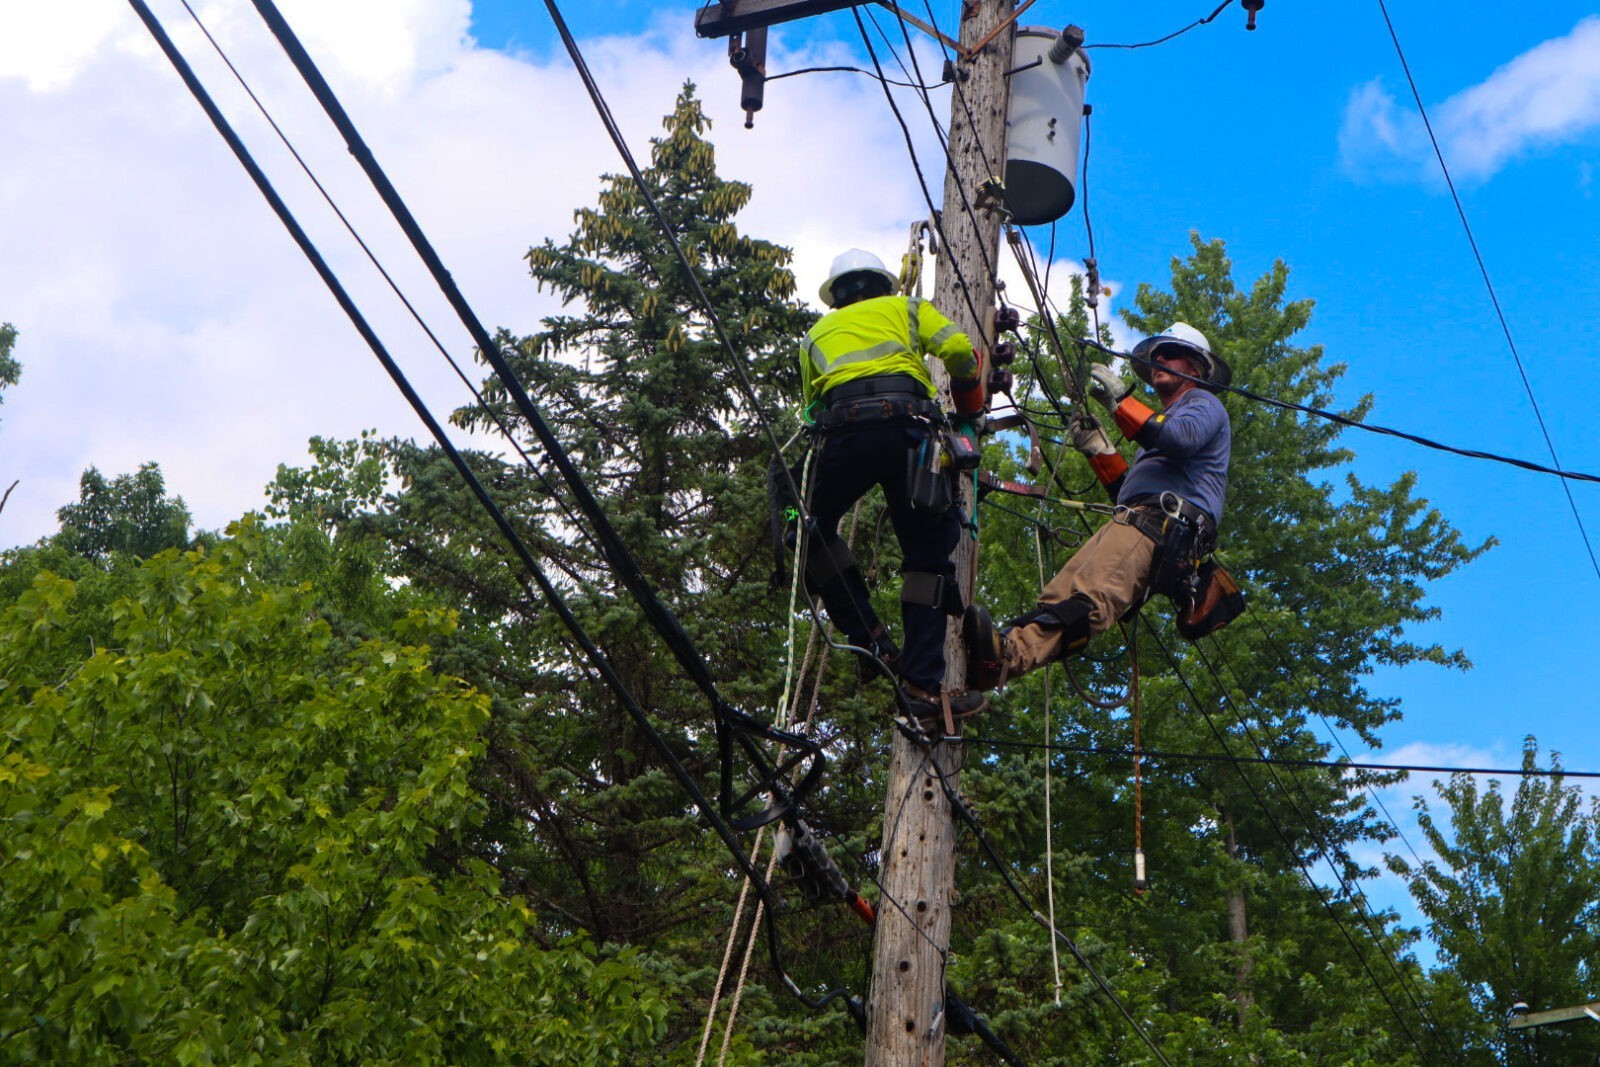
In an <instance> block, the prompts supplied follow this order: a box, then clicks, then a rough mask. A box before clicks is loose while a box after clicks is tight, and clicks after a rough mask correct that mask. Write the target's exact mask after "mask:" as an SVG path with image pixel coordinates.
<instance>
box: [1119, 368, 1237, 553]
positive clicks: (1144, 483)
mask: <svg viewBox="0 0 1600 1067" xmlns="http://www.w3.org/2000/svg"><path fill="white" fill-rule="evenodd" d="M1139 437H1140V438H1142V439H1143V441H1144V444H1143V446H1142V447H1141V448H1140V449H1139V454H1138V455H1136V456H1134V458H1133V466H1132V468H1130V469H1129V471H1128V473H1127V475H1126V476H1125V477H1124V479H1123V482H1122V490H1121V492H1119V493H1118V494H1117V503H1119V504H1125V503H1128V502H1129V501H1132V500H1137V499H1139V498H1140V497H1150V496H1160V495H1161V494H1162V493H1164V492H1169V491H1170V492H1174V493H1177V494H1178V495H1179V496H1181V497H1183V498H1184V499H1185V500H1187V501H1189V502H1190V503H1192V504H1194V505H1195V506H1196V507H1199V508H1203V509H1204V510H1205V512H1206V514H1208V515H1210V516H1211V518H1212V519H1213V520H1214V521H1216V522H1219V523H1220V522H1221V519H1222V504H1223V501H1224V499H1225V498H1226V497H1227V494H1228V452H1229V449H1230V448H1231V447H1232V445H1233V428H1232V426H1231V425H1230V424H1229V422H1228V412H1227V410H1226V409H1225V408H1224V407H1223V406H1222V401H1220V400H1218V399H1217V398H1216V396H1215V395H1214V394H1212V393H1209V392H1207V391H1205V390H1204V389H1191V390H1189V391H1188V392H1187V393H1185V394H1183V396H1181V397H1179V398H1178V401H1177V403H1175V404H1173V405H1172V406H1171V407H1170V408H1167V409H1166V410H1165V411H1164V412H1162V413H1161V414H1160V415H1157V416H1156V417H1155V418H1153V419H1151V420H1150V421H1149V422H1148V423H1146V424H1145V429H1144V430H1142V431H1141V432H1140V434H1139Z"/></svg>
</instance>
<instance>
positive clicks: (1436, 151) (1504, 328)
mask: <svg viewBox="0 0 1600 1067" xmlns="http://www.w3.org/2000/svg"><path fill="white" fill-rule="evenodd" d="M1378 10H1379V11H1381V12H1383V24H1384V25H1385V26H1387V27H1388V29H1389V40H1391V41H1393V42H1394V51H1395V55H1397V56H1399V57H1400V69H1401V70H1403V71H1405V75H1406V84H1408V85H1409V86H1410V87H1411V99H1413V100H1415V101H1416V104H1417V113H1418V114H1420V115H1421V116H1422V125H1423V128H1424V129H1426V130H1427V131H1428V142H1429V143H1430V144H1432V145H1433V155H1434V158H1435V159H1437V160H1438V161H1439V170H1440V171H1441V172H1442V173H1443V174H1444V182H1445V185H1446V186H1448V187H1449V189H1450V199H1451V201H1452V202H1453V203H1454V204H1455V206H1456V215H1457V217H1459V218H1460V219H1461V228H1462V230H1464V231H1465V232H1466V235H1467V244H1468V245H1470V246H1471V247H1472V258H1473V259H1474V260H1475V261H1476V262H1477V264H1478V273H1479V274H1481V275H1483V284H1484V287H1485V288H1486V289H1488V291H1489V302H1490V303H1491V304H1493V305H1494V314H1495V318H1497V319H1498V320H1499V321H1500V332H1501V333H1503V334H1504V335H1505V338H1506V346H1507V347H1508V348H1509V349H1510V350H1511V359H1512V361H1513V362H1515V363H1516V365H1517V374H1518V376H1519V377H1521V378H1522V388H1523V389H1524V390H1525V391H1526V392H1527V394H1528V403H1529V404H1530V405H1532V406H1533V417H1534V418H1535V419H1536V420H1538V423H1539V432H1540V433H1541V434H1543V435H1544V443H1545V447H1546V448H1548V449H1549V450H1550V462H1552V463H1554V464H1555V465H1556V466H1557V467H1560V466H1561V459H1560V458H1559V457H1558V456H1557V455H1556V445H1555V441H1553V440H1552V439H1551V437H1550V428H1549V427H1548V426H1546V425H1545V421H1544V412H1542V411H1540V410H1539V400H1538V398H1537V397H1535V396H1534V395H1533V384H1532V383H1531V382H1529V381H1528V371H1527V369H1526V368H1525V367H1524V366H1523V365H1522V356H1521V354H1520V353H1518V352H1517V342H1516V341H1515V340H1514V339H1513V338H1512V336H1511V325H1510V323H1508V322H1507V321H1506V314H1505V311H1504V309H1502V308H1501V306H1500V297H1499V294H1497V293H1496V292H1495V288H1494V282H1493V281H1491V280H1490V278H1489V267H1488V265H1487V264H1486V263H1484V261H1483V253H1482V252H1481V251H1479V249H1478V239H1477V238H1476V237H1474V236H1473V234H1472V224H1471V223H1469V222H1468V221H1467V210H1466V208H1465V207H1463V206H1462V204H1461V197H1460V196H1459V195H1458V194H1457V193H1456V183H1455V181H1454V180H1453V179H1452V178H1451V177H1450V167H1449V166H1448V165H1447V164H1446V163H1445V161H1444V152H1443V150H1441V149H1440V147H1439V139H1438V138H1437V137H1435V136H1434V133H1433V123H1432V122H1431V121H1429V119H1428V109H1427V108H1426V107H1424V106H1423V104H1422V93H1421V92H1419V91H1418V89H1417V82H1416V79H1415V78H1413V77H1412V76H1411V64H1409V63H1407V62H1406V53H1405V49H1403V48H1401V47H1400V35H1399V34H1397V33H1396V32H1395V28H1394V21H1393V20H1392V19H1390V18H1389V7H1388V5H1387V4H1385V3H1384V0H1378ZM1520 465H1522V464H1519V466H1520ZM1585 480H1587V481H1600V479H1597V478H1587V479H1585ZM1561 488H1562V491H1563V492H1565V493H1566V495H1567V506H1568V507H1570V508H1571V509H1572V518H1573V521H1574V522H1576V523H1577V524H1578V534H1579V536H1581V537H1582V538H1583V547H1584V549H1585V550H1587V551H1588V553H1589V563H1590V565H1591V566H1593V567H1594V573H1595V577H1597V578H1600V559H1596V558H1595V552H1594V545H1592V544H1591V543H1590V542H1589V531H1588V530H1586V529H1585V528H1584V525H1583V516H1581V515H1579V514H1578V503H1577V501H1575V500H1574V499H1573V498H1572V488H1571V487H1570V486H1568V485H1567V484H1566V483H1565V482H1563V483H1562V486H1561Z"/></svg>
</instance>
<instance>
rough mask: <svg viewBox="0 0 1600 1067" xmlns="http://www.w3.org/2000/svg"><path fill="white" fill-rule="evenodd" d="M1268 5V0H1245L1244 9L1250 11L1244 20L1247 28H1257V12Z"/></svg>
mask: <svg viewBox="0 0 1600 1067" xmlns="http://www.w3.org/2000/svg"><path fill="white" fill-rule="evenodd" d="M1266 6H1267V0H1244V9H1245V10H1246V11H1248V12H1249V13H1250V14H1249V15H1248V16H1247V17H1246V18H1245V21H1244V28H1245V29H1247V30H1253V29H1255V28H1256V12H1257V11H1260V10H1261V9H1262V8H1264V7H1266Z"/></svg>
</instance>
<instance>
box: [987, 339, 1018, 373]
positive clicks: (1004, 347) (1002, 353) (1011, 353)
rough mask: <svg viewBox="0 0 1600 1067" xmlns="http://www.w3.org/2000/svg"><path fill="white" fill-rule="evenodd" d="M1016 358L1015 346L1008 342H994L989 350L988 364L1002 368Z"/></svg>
mask: <svg viewBox="0 0 1600 1067" xmlns="http://www.w3.org/2000/svg"><path fill="white" fill-rule="evenodd" d="M1016 358H1017V346H1016V345H1014V344H1012V343H1011V342H1010V341H996V342H995V343H994V346H993V347H992V348H990V349H989V362H990V363H993V364H994V365H995V366H996V367H1004V366H1006V365H1007V364H1009V363H1010V362H1011V361H1012V360H1014V359H1016Z"/></svg>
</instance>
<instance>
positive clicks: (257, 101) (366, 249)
mask: <svg viewBox="0 0 1600 1067" xmlns="http://www.w3.org/2000/svg"><path fill="white" fill-rule="evenodd" d="M179 2H180V3H182V4H183V7H184V10H185V11H187V12H189V17H190V18H192V19H193V20H194V23H195V25H196V26H198V27H199V28H200V32H201V33H202V34H203V35H204V36H205V39H206V40H207V41H208V42H210V44H211V47H212V49H213V50H214V51H215V52H216V53H217V56H218V58H220V59H221V60H222V62H223V64H224V65H225V66H226V67H227V68H228V71H229V73H231V74H232V75H233V77H234V80H235V81H237V82H238V83H239V88H241V89H243V90H244V92H245V95H246V96H248V97H249V98H250V102H251V103H252V104H254V105H255V107H256V110H257V111H258V112H259V113H260V115H261V117H262V118H263V119H265V120H266V123H267V125H268V126H270V127H271V128H272V132H273V133H275V134H277V136H278V140H279V142H280V143H281V144H282V145H283V147H284V148H285V149H287V150H288V152H289V155H290V156H291V157H293V159H294V161H295V162H296V163H297V164H299V166H300V170H301V172H302V173H304V174H305V176H306V178H307V179H309V180H310V182H311V184H312V186H313V187H315V188H316V190H317V192H318V193H319V194H320V195H321V196H322V200H323V202H324V203H326V204H327V205H328V208H329V209H330V210H331V211H332V212H333V213H334V216H335V217H336V218H338V220H339V222H340V224H342V225H343V226H344V229H345V232H346V233H348V234H349V235H350V237H351V239H352V240H354V241H355V243H356V245H357V246H358V247H359V248H360V249H361V251H362V252H363V253H364V254H365V255H366V257H367V261H368V262H369V263H371V264H372V266H373V268H374V269H375V270H377V272H378V274H379V275H380V276H381V277H382V278H383V280H384V282H385V283H387V285H388V286H389V290H390V291H391V292H393V293H394V295H395V297H396V299H398V300H399V301H400V303H401V305H402V306H403V307H404V308H405V309H406V312H407V313H408V314H410V316H411V318H412V321H414V322H415V323H416V324H417V326H418V327H420V328H421V330H422V332H423V333H424V334H426V335H427V337H428V340H429V341H431V342H432V343H433V347H434V348H436V349H438V351H439V354H440V355H441V356H443V357H444V359H445V362H446V363H448V364H449V365H450V369H451V370H453V371H455V373H456V377H457V378H459V379H461V383H462V384H463V385H465V386H466V387H467V390H468V391H469V392H470V393H471V394H472V397H473V399H474V400H476V401H477V402H478V405H479V406H480V407H482V408H483V409H484V410H485V411H487V412H488V413H489V417H490V418H491V419H492V420H493V421H494V424H495V426H496V427H498V428H499V430H500V433H501V436H503V437H504V438H505V439H506V442H507V443H508V444H510V445H511V447H512V449H514V450H515V451H516V453H517V455H518V456H520V457H521V459H522V462H523V464H524V465H525V466H526V467H527V468H528V469H529V470H531V471H532V472H533V473H534V475H535V476H536V477H537V478H538V479H539V482H540V484H541V485H543V486H544V487H545V489H546V490H547V491H548V492H549V494H550V497H551V499H553V500H555V501H556V503H557V505H558V506H560V508H561V509H562V511H563V512H564V513H565V514H566V516H567V518H568V519H570V520H571V521H573V522H574V523H576V522H577V521H578V517H577V515H576V514H575V513H574V512H573V511H572V509H571V507H569V506H568V505H567V503H566V501H564V500H562V499H561V497H560V496H559V495H558V494H557V492H556V488H555V486H554V485H553V484H552V483H551V482H550V480H549V478H547V477H546V476H545V474H544V472H543V471H541V470H540V469H539V467H538V465H537V464H535V463H534V461H533V457H531V456H529V455H528V453H527V451H526V450H524V449H523V447H522V444H521V442H519V441H518V440H517V438H516V435H515V434H513V433H512V432H511V428H510V427H509V426H507V425H506V423H505V420H504V419H502V418H501V417H500V414H499V413H498V412H497V411H495V410H494V408H493V407H491V406H490V405H489V403H488V401H487V400H485V399H484V396H483V393H482V392H481V391H480V390H479V389H478V387H477V385H475V384H474V383H473V381H472V379H471V378H469V377H468V376H467V373H466V371H464V370H462V369H461V365H460V364H459V363H457V362H456V359H455V357H454V356H452V355H451V354H450V350H449V349H448V348H446V347H445V345H444V342H443V341H441V340H439V337H438V335H437V334H435V333H434V332H433V329H432V328H431V327H430V326H429V325H428V323H427V322H426V321H425V320H424V319H423V317H422V314H421V312H419V311H418V310H417V309H416V307H415V305H413V304H412V303H411V301H410V299H409V298H407V296H406V294H405V292H404V291H402V290H401V288H400V285H399V283H398V282H396V281H395V280H394V278H393V277H392V276H391V275H390V274H389V271H388V270H387V269H386V268H385V267H384V265H383V263H382V262H381V261H380V260H379V259H378V256H377V253H375V252H373V250H372V248H371V247H370V246H369V245H368V244H367V242H366V241H365V240H364V239H363V238H362V236H361V234H360V232H358V231H357V230H356V228H355V224H354V223H352V222H351V221H350V219H349V218H348V217H347V216H346V215H345V213H344V211H343V210H342V209H341V208H340V207H339V205H338V203H337V202H336V201H335V200H334V198H333V195H332V194H331V193H329V192H328V190H327V188H326V187H325V186H324V185H323V184H322V182H321V180H320V179H319V178H318V177H317V175H316V173H315V172H314V171H313V170H312V169H311V165H310V164H309V163H307V162H306V160H305V157H303V156H302V155H301V154H300V151H299V149H297V148H295V146H294V142H293V141H291V140H290V139H289V135H288V134H286V133H285V132H284V131H283V128H282V127H281V126H279V125H278V122H277V120H276V119H275V118H273V116H272V112H271V111H269V110H268V109H267V106H266V104H264V103H263V102H262V101H261V98H260V97H259V96H257V95H256V91H255V90H254V89H253V88H252V87H251V85H250V83H249V81H247V80H246V79H245V76H244V74H243V73H242V72H240V70H239V68H238V67H237V66H235V65H234V62H233V60H232V58H230V57H229V55H228V53H227V50H226V49H224V48H223V47H222V45H221V43H220V42H218V40H217V39H216V37H214V36H213V35H212V33H211V30H210V28H209V27H207V26H206V24H205V21H204V20H203V19H201V17H200V15H199V13H198V12H196V11H195V9H194V7H193V6H191V4H190V3H189V0H179Z"/></svg>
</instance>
